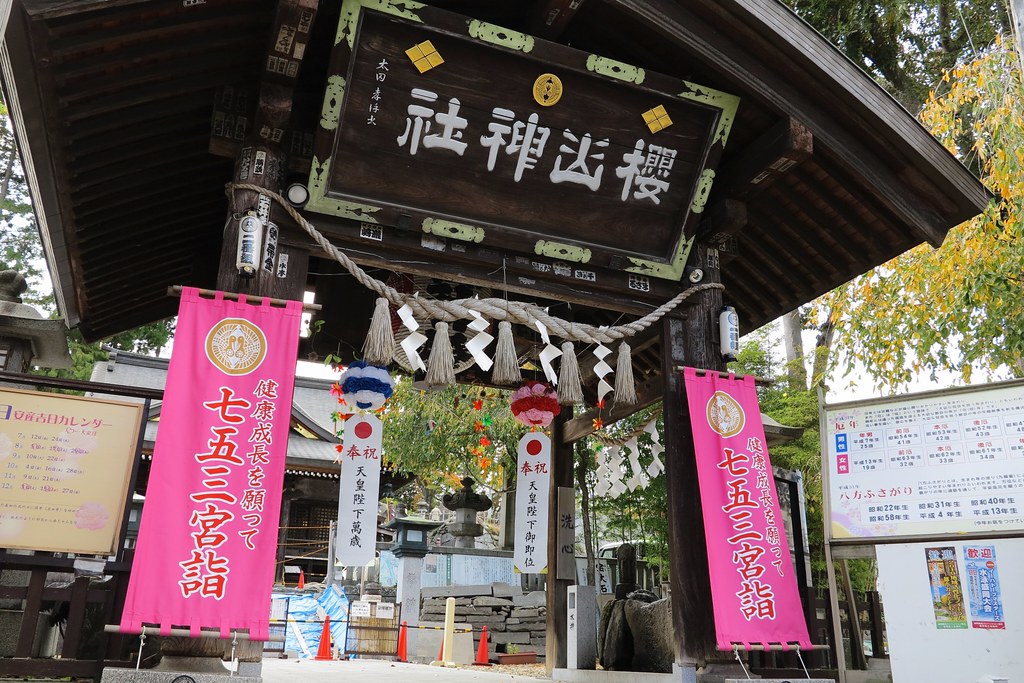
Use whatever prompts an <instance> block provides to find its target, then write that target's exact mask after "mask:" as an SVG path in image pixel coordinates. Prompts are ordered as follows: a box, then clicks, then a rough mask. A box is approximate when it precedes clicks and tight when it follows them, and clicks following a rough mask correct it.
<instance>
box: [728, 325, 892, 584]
mask: <svg viewBox="0 0 1024 683" xmlns="http://www.w3.org/2000/svg"><path fill="white" fill-rule="evenodd" d="M771 333H772V329H771V328H770V327H765V328H762V329H761V330H758V331H757V332H755V333H754V334H752V335H750V336H749V337H747V338H746V339H744V342H743V344H742V346H741V349H740V354H739V357H738V359H737V362H736V363H734V364H731V369H733V370H735V371H736V372H737V373H738V374H739V373H743V374H750V375H755V376H757V377H762V378H765V379H768V380H770V383H769V384H767V385H764V386H759V387H758V401H759V403H760V406H761V412H762V413H764V414H765V415H768V416H769V417H771V418H772V419H774V420H776V421H778V422H780V423H782V424H784V425H786V426H787V427H799V428H800V429H802V430H803V432H802V434H801V435H800V436H799V437H797V438H796V439H793V440H791V441H787V442H786V443H781V444H777V445H774V446H771V448H770V449H769V453H770V455H771V460H772V465H774V466H776V467H781V468H782V469H786V470H790V471H799V472H800V473H801V474H802V476H803V486H804V505H805V515H806V522H807V541H808V546H809V548H808V549H809V552H810V556H811V573H812V580H813V582H814V585H816V586H819V587H822V586H825V585H826V584H827V574H826V564H825V527H824V498H823V494H822V476H821V437H820V430H819V421H818V409H819V407H818V396H817V389H818V386H819V385H820V379H821V378H820V376H819V377H818V378H817V379H815V378H810V377H808V376H807V375H806V372H804V373H799V372H792V366H793V365H794V364H799V365H800V366H804V365H805V364H806V361H807V359H805V358H804V356H803V352H802V348H800V349H798V351H797V355H796V356H795V357H793V358H792V359H791V360H788V361H785V362H783V361H782V360H780V359H779V358H777V357H776V355H775V354H774V353H773V349H774V348H775V344H773V343H772V339H771ZM823 352H824V349H823V348H816V349H815V354H820V353H823ZM812 361H815V359H812ZM814 364H817V362H816V361H815V362H814ZM850 574H851V581H852V583H853V586H854V588H855V589H857V590H859V591H866V590H874V588H875V567H874V562H873V561H868V560H855V561H851V562H850Z"/></svg>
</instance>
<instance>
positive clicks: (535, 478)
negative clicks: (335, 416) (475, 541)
mask: <svg viewBox="0 0 1024 683" xmlns="http://www.w3.org/2000/svg"><path fill="white" fill-rule="evenodd" d="M516 467H517V469H518V470H519V473H518V477H517V479H516V536H515V539H516V543H515V556H514V558H513V561H514V564H515V568H516V569H517V570H518V571H520V572H522V573H524V574H539V573H540V572H542V571H544V568H545V567H547V564H548V487H549V484H550V481H551V439H549V438H548V436H547V435H546V434H544V433H542V432H530V433H528V434H527V435H526V436H524V437H523V438H522V439H521V440H520V441H519V459H518V461H517V463H516Z"/></svg>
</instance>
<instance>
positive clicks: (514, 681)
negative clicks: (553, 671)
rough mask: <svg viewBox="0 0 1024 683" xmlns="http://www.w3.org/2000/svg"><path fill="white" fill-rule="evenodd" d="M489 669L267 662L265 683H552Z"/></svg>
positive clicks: (367, 661)
mask: <svg viewBox="0 0 1024 683" xmlns="http://www.w3.org/2000/svg"><path fill="white" fill-rule="evenodd" d="M510 668H511V667H501V669H500V670H496V667H495V668H488V667H473V668H465V669H445V668H441V667H436V666H427V665H425V664H401V663H398V662H385V661H380V660H375V659H358V660H352V661H330V662H318V661H315V660H309V659H270V658H267V659H264V660H263V681H264V683H316V682H318V681H324V682H325V683H385V682H387V683H390V682H392V681H394V682H395V683H398V682H402V683H405V682H406V681H409V682H413V681H415V682H416V683H551V679H546V678H532V677H530V676H524V675H520V674H518V673H511V672H510V671H509V670H510Z"/></svg>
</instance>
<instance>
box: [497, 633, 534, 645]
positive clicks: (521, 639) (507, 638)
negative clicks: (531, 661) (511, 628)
mask: <svg viewBox="0 0 1024 683" xmlns="http://www.w3.org/2000/svg"><path fill="white" fill-rule="evenodd" d="M487 637H488V640H490V642H492V643H495V644H497V643H502V644H504V643H516V644H519V645H526V644H527V643H529V642H530V634H529V633H511V632H506V633H493V634H492V633H488V634H487Z"/></svg>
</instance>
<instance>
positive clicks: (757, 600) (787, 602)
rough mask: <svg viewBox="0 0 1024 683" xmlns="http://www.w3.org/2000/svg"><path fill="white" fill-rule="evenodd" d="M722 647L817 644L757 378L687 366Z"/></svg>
mask: <svg viewBox="0 0 1024 683" xmlns="http://www.w3.org/2000/svg"><path fill="white" fill-rule="evenodd" d="M684 379H685V382H686V396H687V402H688V405H689V411H690V420H691V422H692V427H693V441H694V448H695V450H696V454H697V477H698V480H699V483H700V496H701V502H702V505H703V510H704V531H705V533H706V535H707V545H708V565H709V568H710V571H711V593H712V602H713V604H714V613H715V634H716V640H717V643H718V647H719V649H722V650H731V649H733V647H735V646H736V645H739V646H740V647H742V646H744V645H745V644H747V643H751V644H753V643H762V644H770V643H779V644H788V645H792V644H793V643H797V644H799V646H800V647H801V648H809V647H810V645H811V642H810V638H809V636H808V633H807V623H806V621H805V620H804V615H803V609H802V607H801V603H800V594H799V592H798V589H797V583H796V572H795V570H794V568H793V561H792V559H791V556H790V554H789V542H788V541H787V539H786V534H785V530H784V528H783V524H782V513H781V510H780V508H779V498H778V494H777V492H776V490H775V478H774V476H773V475H772V464H771V461H770V460H769V458H768V448H767V445H766V444H765V438H764V427H763V426H762V424H761V411H760V408H759V406H758V403H757V393H756V389H755V386H754V378H753V377H743V378H736V377H734V376H732V375H730V376H728V377H721V376H719V374H718V373H714V372H712V373H706V374H703V375H700V374H698V371H697V370H694V369H693V368H686V369H685V371H684Z"/></svg>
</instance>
